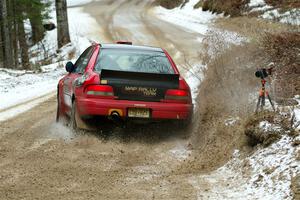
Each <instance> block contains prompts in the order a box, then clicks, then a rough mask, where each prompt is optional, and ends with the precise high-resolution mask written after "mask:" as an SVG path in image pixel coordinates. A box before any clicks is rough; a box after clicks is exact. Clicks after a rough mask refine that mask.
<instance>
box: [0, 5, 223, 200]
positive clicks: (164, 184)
mask: <svg viewBox="0 0 300 200" xmlns="http://www.w3.org/2000/svg"><path fill="white" fill-rule="evenodd" d="M149 6H150V3H145V1H139V0H131V1H129V0H127V1H113V0H104V1H100V2H93V3H90V4H88V5H86V6H85V7H84V10H85V12H88V13H89V14H91V16H92V17H94V18H95V19H96V20H97V22H98V23H99V25H100V27H101V29H102V30H99V34H103V35H102V38H103V40H104V41H107V42H110V41H115V40H118V39H122V40H124V39H125V40H130V41H133V42H134V43H135V44H149V45H154V46H162V47H164V48H166V49H167V50H168V51H169V52H170V54H171V55H172V56H173V57H174V59H175V61H176V62H177V63H178V64H179V65H181V64H184V62H185V59H184V58H187V59H188V60H191V61H193V62H197V56H198V49H200V47H201V43H199V39H198V38H199V34H195V33H192V32H190V31H187V30H184V29H183V28H180V27H177V26H175V25H172V24H169V23H167V22H164V21H161V20H160V19H158V18H156V17H155V16H154V15H153V13H152V12H151V9H150V10H149ZM181 71H182V72H183V73H185V69H183V68H181ZM55 112H56V99H55V98H52V99H50V100H47V101H45V102H44V103H42V104H40V105H39V106H37V107H35V108H33V109H31V110H30V111H28V112H26V113H23V114H21V115H19V116H17V117H15V118H13V119H11V120H9V121H5V122H1V124H0V199H197V198H198V197H199V191H200V190H203V191H204V190H209V188H210V187H211V186H209V185H206V183H205V182H203V183H198V185H197V186H196V187H195V185H194V184H193V183H192V182H193V181H192V179H191V177H192V175H191V174H189V173H187V172H184V173H182V172H180V170H178V169H180V168H181V166H182V163H183V162H184V161H185V160H188V159H189V155H190V154H192V150H189V149H188V147H187V146H188V145H187V144H188V139H187V138H188V135H189V133H184V132H180V131H176V130H174V129H172V128H171V127H170V126H164V125H147V126H137V127H135V128H133V129H132V130H127V131H126V132H125V133H124V132H122V131H120V130H118V129H117V128H116V129H115V130H114V131H113V133H112V134H110V135H107V134H104V133H100V132H94V133H88V134H86V135H80V136H75V135H74V133H72V132H71V131H70V130H69V129H68V128H66V127H65V126H63V125H61V124H56V123H55ZM203 153H205V152H203ZM207 159H210V158H207ZM216 162H217V161H216ZM212 163H214V162H213V161H212ZM212 167H213V166H212ZM205 170H206V171H209V168H206V169H205Z"/></svg>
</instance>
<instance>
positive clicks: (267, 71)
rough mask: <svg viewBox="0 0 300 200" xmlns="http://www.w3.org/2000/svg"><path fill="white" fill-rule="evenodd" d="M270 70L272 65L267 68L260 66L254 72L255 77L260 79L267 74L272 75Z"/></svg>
mask: <svg viewBox="0 0 300 200" xmlns="http://www.w3.org/2000/svg"><path fill="white" fill-rule="evenodd" d="M272 72H273V67H272V68H269V69H266V68H261V69H259V70H257V71H256V72H255V76H256V77H257V78H261V79H265V78H267V77H268V76H269V75H272Z"/></svg>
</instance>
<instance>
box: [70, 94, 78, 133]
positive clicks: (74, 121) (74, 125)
mask: <svg viewBox="0 0 300 200" xmlns="http://www.w3.org/2000/svg"><path fill="white" fill-rule="evenodd" d="M77 117H79V116H78V113H77V108H76V101H75V100H74V101H73V103H72V110H71V116H70V123H69V126H70V127H71V129H72V130H74V131H77V130H78V126H77Z"/></svg>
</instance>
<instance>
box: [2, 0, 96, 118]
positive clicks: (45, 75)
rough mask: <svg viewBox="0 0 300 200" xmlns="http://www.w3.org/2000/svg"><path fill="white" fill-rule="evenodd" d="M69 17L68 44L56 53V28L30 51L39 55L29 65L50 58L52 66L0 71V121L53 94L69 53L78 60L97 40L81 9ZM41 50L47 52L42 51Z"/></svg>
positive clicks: (92, 22)
mask: <svg viewBox="0 0 300 200" xmlns="http://www.w3.org/2000/svg"><path fill="white" fill-rule="evenodd" d="M51 2H52V6H51V8H50V17H51V18H52V19H51V20H50V21H52V22H53V23H55V22H56V16H55V9H54V1H52V0H51ZM68 2H69V3H70V2H72V5H75V4H76V5H79V4H82V3H87V0H85V1H83V0H77V1H75V0H69V1H68ZM68 15H69V28H70V37H71V41H72V42H71V44H69V45H66V47H64V48H62V49H61V51H60V52H59V54H57V52H56V51H57V42H56V41H57V39H56V38H57V30H56V29H55V30H53V31H48V32H47V33H46V36H45V38H44V39H43V41H42V42H41V43H40V44H38V45H36V46H34V47H32V48H31V49H30V51H31V52H36V51H38V52H42V53H40V54H38V56H37V57H35V58H32V59H31V62H34V63H35V62H37V61H39V60H41V59H43V58H44V57H53V62H55V63H54V64H51V65H48V66H43V67H41V71H42V73H34V72H26V71H20V70H7V69H0V96H1V99H0V121H3V120H7V119H9V118H11V117H14V116H16V115H17V114H19V113H22V112H25V111H27V110H29V109H30V108H32V107H34V106H36V105H37V104H39V103H41V102H42V101H45V100H46V99H47V98H50V97H52V96H53V95H55V91H56V87H57V83H58V80H59V79H60V78H61V77H62V76H63V75H64V74H65V70H64V64H65V62H66V61H67V59H69V58H68V54H69V53H70V52H75V57H78V56H79V55H80V53H81V52H83V51H84V50H85V49H86V48H87V47H88V46H89V45H90V44H91V42H93V41H97V40H100V38H99V36H98V35H97V34H96V31H97V29H98V28H99V25H98V24H97V22H96V21H95V20H94V19H93V18H92V17H90V16H89V15H88V14H86V13H83V11H82V8H80V7H76V8H69V9H68ZM55 24H56V23H55ZM43 48H45V49H46V51H43ZM45 52H46V54H47V55H45ZM61 60H63V62H62V61H61ZM50 94H52V95H50ZM30 100H34V101H30ZM29 101H30V102H29ZM21 104H22V105H21ZM16 105H18V106H16ZM11 107H13V108H11Z"/></svg>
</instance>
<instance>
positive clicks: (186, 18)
mask: <svg viewBox="0 0 300 200" xmlns="http://www.w3.org/2000/svg"><path fill="white" fill-rule="evenodd" d="M197 3H198V0H190V1H189V2H188V3H187V4H186V5H185V6H184V7H183V8H182V9H181V8H179V7H178V8H175V9H172V10H168V9H165V8H163V7H161V6H159V7H156V8H155V9H154V11H155V13H156V14H157V16H158V17H159V18H160V19H162V20H164V21H168V22H170V23H173V24H176V25H178V26H181V27H183V28H185V30H187V31H191V32H196V33H200V34H203V35H204V34H205V33H206V32H207V31H208V30H209V27H208V23H210V22H211V21H212V20H214V19H216V18H217V17H218V15H215V14H212V13H211V12H204V11H202V9H194V5H196V4H197Z"/></svg>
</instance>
